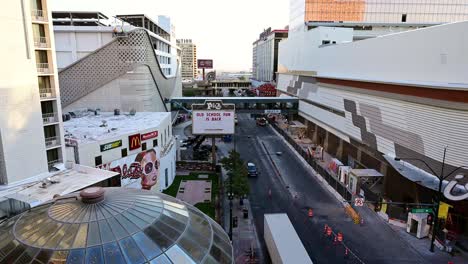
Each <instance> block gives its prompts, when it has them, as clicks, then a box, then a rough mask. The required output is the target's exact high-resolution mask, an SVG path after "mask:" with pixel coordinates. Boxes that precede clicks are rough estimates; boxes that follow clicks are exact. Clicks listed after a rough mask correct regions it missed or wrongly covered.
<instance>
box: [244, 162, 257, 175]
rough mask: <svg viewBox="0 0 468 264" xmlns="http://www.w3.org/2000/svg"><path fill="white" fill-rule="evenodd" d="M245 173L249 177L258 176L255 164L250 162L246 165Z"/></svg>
mask: <svg viewBox="0 0 468 264" xmlns="http://www.w3.org/2000/svg"><path fill="white" fill-rule="evenodd" d="M247 171H248V172H249V176H250V177H257V176H258V171H257V166H255V164H253V163H252V162H249V163H247Z"/></svg>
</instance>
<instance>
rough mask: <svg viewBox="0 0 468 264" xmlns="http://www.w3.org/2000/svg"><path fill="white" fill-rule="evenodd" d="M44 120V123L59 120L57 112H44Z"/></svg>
mask: <svg viewBox="0 0 468 264" xmlns="http://www.w3.org/2000/svg"><path fill="white" fill-rule="evenodd" d="M42 121H43V122H44V124H50V123H55V122H58V116H57V113H47V114H42Z"/></svg>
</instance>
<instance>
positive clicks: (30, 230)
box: [16, 217, 52, 244]
mask: <svg viewBox="0 0 468 264" xmlns="http://www.w3.org/2000/svg"><path fill="white" fill-rule="evenodd" d="M38 218H39V217H38ZM51 221H52V220H51V219H50V218H47V217H41V220H38V221H33V222H32V223H31V224H30V225H28V226H26V227H25V229H16V230H20V232H18V235H19V237H20V239H22V240H25V241H27V242H28V243H31V244H32V243H34V241H36V240H37V238H38V236H37V235H36V233H37V232H38V231H39V230H40V229H41V228H42V227H45V226H47V225H48V224H50V222H51ZM26 229H27V231H26V232H23V231H24V230H26Z"/></svg>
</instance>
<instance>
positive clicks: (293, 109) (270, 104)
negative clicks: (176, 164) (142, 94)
mask: <svg viewBox="0 0 468 264" xmlns="http://www.w3.org/2000/svg"><path fill="white" fill-rule="evenodd" d="M205 100H220V101H222V102H223V103H224V104H235V105H236V112H238V113H251V114H269V113H281V114H295V113H297V109H298V106H299V99H298V98H297V97H290V96H284V97H173V98H171V99H170V100H169V101H170V103H171V110H172V111H177V110H191V109H192V104H203V103H204V102H205Z"/></svg>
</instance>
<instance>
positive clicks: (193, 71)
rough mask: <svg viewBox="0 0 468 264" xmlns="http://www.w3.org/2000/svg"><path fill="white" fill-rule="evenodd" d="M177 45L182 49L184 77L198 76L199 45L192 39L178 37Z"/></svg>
mask: <svg viewBox="0 0 468 264" xmlns="http://www.w3.org/2000/svg"><path fill="white" fill-rule="evenodd" d="M177 46H179V48H180V49H181V56H180V57H181V63H182V69H181V71H182V79H195V78H196V77H197V45H195V43H193V42H192V40H191V39H178V40H177Z"/></svg>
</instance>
